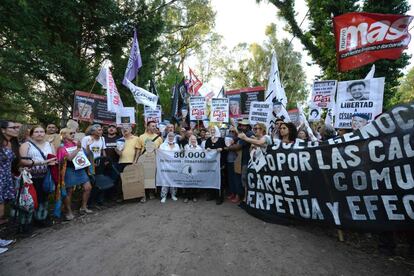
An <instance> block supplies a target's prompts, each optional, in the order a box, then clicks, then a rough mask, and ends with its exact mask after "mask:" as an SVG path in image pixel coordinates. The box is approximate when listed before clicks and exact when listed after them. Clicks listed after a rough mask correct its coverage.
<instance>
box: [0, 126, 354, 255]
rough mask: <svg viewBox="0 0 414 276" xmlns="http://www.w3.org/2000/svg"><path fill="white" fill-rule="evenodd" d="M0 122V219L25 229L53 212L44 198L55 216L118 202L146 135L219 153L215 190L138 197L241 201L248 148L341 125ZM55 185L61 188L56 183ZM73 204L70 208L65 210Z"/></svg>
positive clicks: (166, 146)
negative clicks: (81, 161) (21, 204)
mask: <svg viewBox="0 0 414 276" xmlns="http://www.w3.org/2000/svg"><path fill="white" fill-rule="evenodd" d="M190 125H191V127H189V126H190ZM0 127H1V132H0V225H1V224H6V223H8V220H10V219H13V218H14V219H16V220H17V223H18V224H19V231H21V232H22V233H30V232H31V231H32V226H33V225H36V226H38V227H45V226H49V225H52V224H53V222H54V219H55V218H54V217H53V216H52V212H51V211H52V210H51V209H52V206H50V204H49V203H50V202H53V203H54V204H53V205H55V206H54V208H55V209H56V208H58V209H59V210H57V212H56V210H55V212H54V214H55V216H56V214H57V216H60V210H62V211H63V215H62V219H64V220H68V221H70V220H73V219H74V218H75V214H78V213H79V214H82V215H87V214H91V213H93V212H94V211H93V209H94V208H93V207H94V206H96V205H98V206H99V204H105V202H107V201H116V202H122V200H123V198H122V195H123V194H122V184H121V178H120V173H122V172H123V171H124V169H125V168H126V167H127V166H128V165H131V164H133V163H137V162H138V160H139V157H140V156H141V155H143V154H145V152H146V150H147V148H146V144H147V142H148V141H151V142H152V144H153V145H154V147H155V148H160V149H163V150H169V151H181V150H187V151H188V150H189V151H191V150H207V151H210V150H216V151H218V152H220V153H221V158H220V170H221V186H220V190H217V189H211V190H210V189H205V190H200V189H195V188H185V189H180V188H175V187H160V188H159V189H158V191H157V189H156V190H153V189H151V190H149V189H146V191H145V196H144V197H142V198H141V199H140V202H142V203H145V202H146V201H147V200H148V199H153V198H155V197H156V196H157V194H159V196H160V200H161V203H165V202H166V200H167V196H168V193H169V194H170V196H171V199H172V200H173V201H177V200H178V199H179V198H182V199H183V202H184V203H188V202H189V201H193V202H197V200H198V199H199V198H200V196H201V195H202V194H203V193H205V194H206V200H208V201H211V200H215V202H216V204H217V205H220V204H222V203H223V201H224V199H225V198H227V199H228V200H229V201H230V202H232V203H234V204H239V203H240V202H242V201H243V200H244V197H245V193H246V188H247V166H248V162H249V160H250V158H251V156H252V154H254V152H255V151H259V150H262V151H265V150H266V148H267V146H268V145H271V144H274V143H278V142H283V143H287V144H289V143H294V142H295V141H296V140H297V139H300V140H302V141H310V140H311V136H312V137H314V138H316V139H317V140H319V141H324V140H327V139H329V138H333V137H335V136H336V135H339V136H341V135H343V134H345V133H346V132H348V131H349V130H345V129H338V130H335V129H334V128H333V127H332V126H331V125H328V124H325V123H324V122H323V121H321V122H318V123H315V124H313V125H311V128H306V127H305V126H304V125H300V126H296V125H295V124H293V123H291V122H284V121H283V120H281V119H277V120H276V121H275V123H274V126H273V128H272V129H273V131H272V133H271V134H268V133H267V126H266V125H265V124H262V123H257V124H255V125H254V126H251V125H250V123H249V121H248V120H246V119H243V120H239V121H237V122H233V123H232V124H231V125H227V126H224V125H223V126H220V128H219V126H213V125H212V126H209V127H208V128H204V127H202V126H201V125H200V124H188V127H185V128H184V127H180V126H178V125H174V124H171V123H167V125H166V127H165V129H159V128H158V127H157V124H156V123H155V122H152V121H150V122H147V124H146V129H145V132H144V133H143V134H141V135H139V136H137V135H134V132H133V128H132V127H131V126H130V125H122V126H121V127H118V126H116V125H113V124H111V125H106V126H101V125H99V124H93V125H91V126H89V127H88V128H87V129H86V130H85V132H84V133H82V132H81V131H80V129H79V124H78V123H77V122H75V121H73V120H69V122H68V123H67V125H66V126H65V127H64V128H62V129H61V130H60V132H58V128H57V126H56V125H55V124H53V123H51V124H48V125H47V126H46V128H45V127H43V126H41V125H35V126H31V125H21V124H19V123H16V122H11V121H1V122H0ZM309 129H310V130H311V132H309ZM79 152H84V153H85V155H86V156H87V157H88V160H90V162H91V165H90V166H89V167H86V168H84V169H75V166H74V162H73V160H74V158H75V157H76V156H77V155H78V153H79ZM100 168H103V169H100ZM23 169H25V170H27V171H29V172H30V174H31V178H32V182H33V187H34V189H35V192H36V193H35V194H36V197H37V198H36V200H37V204H36V208H34V209H33V210H31V211H23V210H20V209H19V208H18V207H17V206H18V203H16V198H17V197H18V196H19V192H20V191H21V188H20V187H22V181H21V178H19V175H20V172H21V171H22V170H23ZM48 170H50V171H52V172H55V174H57V176H56V177H55V179H56V182H57V183H56V184H57V185H56V191H55V192H51V191H45V190H44V182H45V178H46V177H47V174H48ZM101 174H104V175H106V176H105V177H106V178H99V177H98V176H100V175H101ZM107 179H110V180H111V181H112V184H113V185H110V186H111V187H110V188H108V189H106V188H102V186H105V185H104V184H103V182H105V181H106V180H107ZM61 187H64V188H63V189H60V188H61ZM76 189H79V190H81V192H80V193H79V197H80V198H79V201H78V204H74V203H73V202H72V199H73V197H74V195H75V193H74V192H75V190H76ZM56 194H59V196H56ZM53 199H54V200H53ZM59 199H61V200H62V202H63V204H62V205H59V204H57V202H58V200H59ZM7 203H8V204H9V206H10V209H11V210H12V212H11V214H14V215H13V216H10V217H9V219H8V218H7V216H6V212H5V209H6V208H5V204H7ZM75 205H76V206H77V209H78V212H74V211H73V207H74V206H75ZM13 210H14V212H13ZM10 242H11V241H8V240H0V247H2V248H3V249H5V247H6V246H7V245H8V244H9V243H10ZM0 253H1V250H0Z"/></svg>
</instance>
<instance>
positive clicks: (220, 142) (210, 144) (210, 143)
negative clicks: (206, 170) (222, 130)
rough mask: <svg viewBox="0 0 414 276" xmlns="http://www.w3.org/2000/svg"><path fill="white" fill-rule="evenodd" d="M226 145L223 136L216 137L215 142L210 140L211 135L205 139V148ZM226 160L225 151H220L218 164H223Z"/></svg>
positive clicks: (223, 146) (217, 147) (222, 147)
mask: <svg viewBox="0 0 414 276" xmlns="http://www.w3.org/2000/svg"><path fill="white" fill-rule="evenodd" d="M225 147H226V144H225V143H224V138H221V137H220V138H218V140H217V142H215V143H213V141H212V140H211V137H210V138H208V139H207V141H206V145H205V148H206V149H208V148H210V149H219V148H221V149H224V148H225ZM225 162H226V153H225V152H224V151H222V152H221V155H220V164H221V165H223V164H225Z"/></svg>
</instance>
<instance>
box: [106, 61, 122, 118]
mask: <svg viewBox="0 0 414 276" xmlns="http://www.w3.org/2000/svg"><path fill="white" fill-rule="evenodd" d="M106 101H107V104H108V111H111V112H114V113H118V112H119V110H120V109H121V108H123V107H124V105H123V103H122V100H121V96H120V95H119V92H118V89H117V88H116V85H115V81H114V78H113V77H112V73H111V70H110V69H109V68H107V69H106Z"/></svg>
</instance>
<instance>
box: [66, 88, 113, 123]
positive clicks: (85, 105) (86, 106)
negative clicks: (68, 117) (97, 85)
mask: <svg viewBox="0 0 414 276" xmlns="http://www.w3.org/2000/svg"><path fill="white" fill-rule="evenodd" d="M72 115H73V119H74V120H79V121H86V122H90V123H92V122H96V123H100V124H114V123H115V121H116V115H115V113H113V112H109V111H108V105H107V100H106V97H105V96H102V95H97V94H92V93H88V92H82V91H75V98H74V105H73V114H72Z"/></svg>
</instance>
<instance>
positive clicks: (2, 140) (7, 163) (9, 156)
mask: <svg viewBox="0 0 414 276" xmlns="http://www.w3.org/2000/svg"><path fill="white" fill-rule="evenodd" d="M19 127H20V125H18V124H16V123H13V122H10V121H0V130H1V131H0V225H1V224H4V223H6V222H7V219H6V218H5V217H4V206H5V202H6V201H10V200H13V199H14V198H15V194H16V192H15V188H14V181H13V174H12V173H13V172H17V166H18V162H19V159H20V154H19V142H18V141H17V136H18V134H19Z"/></svg>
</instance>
